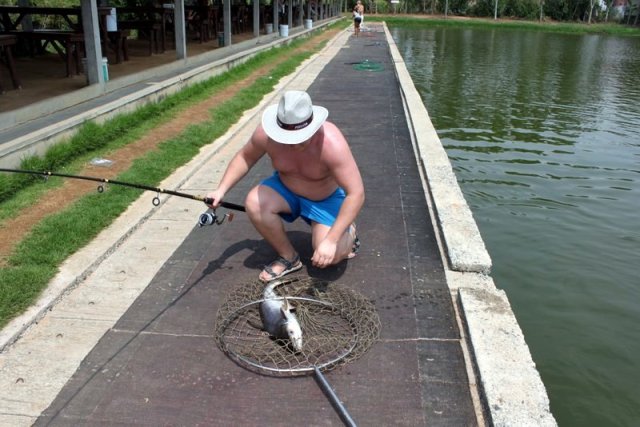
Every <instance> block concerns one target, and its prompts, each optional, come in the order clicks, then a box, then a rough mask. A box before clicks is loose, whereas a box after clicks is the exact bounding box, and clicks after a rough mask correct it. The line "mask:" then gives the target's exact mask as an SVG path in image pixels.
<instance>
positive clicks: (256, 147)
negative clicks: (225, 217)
mask: <svg viewBox="0 0 640 427" xmlns="http://www.w3.org/2000/svg"><path fill="white" fill-rule="evenodd" d="M266 141H267V136H266V134H265V133H264V130H263V129H262V125H259V126H258V128H257V129H256V130H255V131H254V132H253V134H252V135H251V138H250V139H249V141H248V142H247V143H246V144H245V145H244V146H243V147H242V148H241V149H240V151H238V152H237V153H236V154H235V156H233V159H231V162H230V163H229V165H228V166H227V169H226V170H225V172H224V175H222V179H221V180H220V183H219V184H218V188H217V189H216V190H215V191H212V192H210V193H209V194H207V196H206V197H207V198H210V199H211V200H213V202H212V203H211V204H210V205H209V206H210V207H212V208H214V209H215V208H217V207H218V206H219V205H220V202H221V201H222V199H223V198H224V196H225V194H226V193H227V192H228V191H229V190H231V189H232V188H233V186H234V185H236V184H237V183H238V182H239V181H240V180H241V179H242V178H243V177H244V176H245V175H246V174H247V172H249V170H251V168H252V167H253V165H255V164H256V163H257V162H258V160H260V158H261V157H262V156H264V154H265V153H266V148H265V147H266Z"/></svg>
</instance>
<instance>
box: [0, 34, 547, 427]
mask: <svg viewBox="0 0 640 427" xmlns="http://www.w3.org/2000/svg"><path fill="white" fill-rule="evenodd" d="M367 27H368V28H369V29H370V30H369V31H367V32H365V33H363V36H362V37H359V38H355V37H353V36H352V34H351V32H350V31H346V32H343V33H341V34H340V35H339V36H338V37H337V38H336V39H334V40H333V41H332V43H330V44H329V45H328V46H327V48H325V49H324V50H323V51H322V52H321V53H320V54H319V55H316V56H315V57H314V58H312V59H311V60H309V61H307V62H306V63H305V64H303V65H302V66H301V67H300V68H299V69H298V70H297V72H296V73H295V74H294V75H292V76H289V77H288V78H286V79H285V80H283V81H282V82H281V83H280V85H279V87H278V88H277V89H276V91H274V93H272V94H270V95H269V96H267V97H266V98H265V99H264V100H263V102H262V103H261V104H260V105H259V106H257V107H256V108H255V109H253V110H251V111H247V112H246V114H245V115H244V117H243V118H242V119H241V121H240V122H239V123H238V124H237V125H236V126H234V128H233V129H231V130H230V131H229V132H228V133H227V135H225V136H223V137H222V138H220V139H218V140H217V141H215V142H214V143H213V144H211V145H210V146H209V147H206V148H205V149H203V150H202V152H201V154H200V155H199V156H198V157H197V158H195V159H194V160H193V161H192V162H190V163H189V164H188V165H186V166H185V167H183V168H181V169H180V170H178V171H177V172H176V173H175V174H174V175H172V176H171V177H170V178H168V179H167V180H166V181H165V182H164V183H163V184H162V187H163V188H172V189H177V190H179V191H184V192H189V193H193V194H203V193H205V192H206V191H208V190H210V189H212V188H214V187H215V185H216V183H217V182H218V180H219V178H220V175H221V173H222V172H223V171H224V168H225V166H226V164H227V162H228V161H229V160H230V158H231V156H232V155H233V154H234V153H235V151H236V150H237V149H238V148H239V147H240V146H241V145H242V144H243V143H244V142H245V141H246V140H247V138H248V136H249V135H250V133H251V131H252V130H253V128H255V126H256V124H257V123H258V121H259V118H260V115H261V112H262V110H263V109H264V107H265V106H267V105H270V104H272V103H275V102H277V99H278V97H279V95H280V94H281V92H282V91H283V90H287V89H302V90H308V91H309V93H310V94H311V97H312V99H313V100H314V102H315V103H317V104H319V105H324V106H326V107H327V108H328V109H329V112H330V116H329V119H330V120H331V121H333V122H335V123H336V124H338V126H340V127H341V129H342V130H343V132H344V133H345V135H346V137H347V139H348V140H349V142H350V146H351V148H352V151H353V152H354V155H355V157H356V160H357V161H358V164H359V165H360V169H361V172H362V174H363V179H364V182H365V187H366V191H367V201H366V205H365V208H364V209H363V211H362V213H361V215H360V217H359V219H358V229H359V235H360V238H361V240H362V250H361V253H360V255H359V256H358V257H357V258H356V259H354V260H351V261H349V262H344V263H342V264H341V265H339V266H337V267H335V268H332V269H330V270H317V269H314V268H312V267H311V266H310V262H309V258H310V256H311V252H310V236H309V232H308V228H307V227H306V226H305V225H304V224H303V223H295V224H293V225H292V226H290V227H288V230H289V233H290V237H291V239H292V241H293V242H294V244H295V245H296V247H297V248H298V249H299V252H300V254H301V257H302V260H303V263H304V264H305V268H304V269H303V270H302V271H301V272H300V274H301V275H304V276H306V275H308V276H311V277H316V278H320V279H324V280H328V281H332V282H334V281H335V282H337V283H341V284H344V285H346V286H348V287H349V288H351V289H353V290H356V291H358V292H359V293H361V294H363V295H365V296H366V297H368V298H370V299H371V300H372V301H373V302H374V303H375V306H376V309H377V311H378V314H379V316H380V319H381V321H382V332H381V337H380V340H379V342H377V343H376V344H375V345H374V346H373V347H372V348H371V349H370V350H369V351H368V352H367V353H366V354H365V355H364V356H363V357H361V358H360V359H357V360H356V361H354V362H353V363H350V364H347V365H345V366H343V367H341V368H339V369H337V370H335V371H331V372H329V373H327V378H328V380H329V382H330V383H331V385H332V386H333V388H334V389H335V391H336V393H337V395H338V396H339V397H340V399H341V400H342V402H343V403H344V405H345V407H346V408H347V410H348V411H349V413H350V415H351V416H352V417H353V419H354V421H355V422H356V423H357V424H359V425H392V424H393V425H412V426H413V425H452V426H460V425H483V424H485V423H492V424H495V425H554V424H555V422H554V421H553V417H552V416H551V415H550V413H549V410H548V400H547V398H546V392H545V391H544V387H543V386H542V383H541V382H540V379H539V376H538V375H537V372H536V371H535V366H534V365H533V362H532V361H531V357H530V355H529V353H528V350H527V348H526V344H525V343H524V338H523V337H522V333H521V332H520V329H519V328H518V325H517V323H516V322H515V318H513V314H512V313H511V310H510V307H509V305H508V301H507V300H506V297H505V296H504V293H503V292H501V291H499V290H496V289H495V287H494V286H493V283H492V281H491V278H490V276H488V273H489V270H490V258H489V257H488V254H486V251H485V250H484V245H483V244H482V240H481V238H480V236H479V233H478V232H477V228H476V227H475V224H474V223H473V219H472V217H471V215H470V212H468V208H467V207H466V204H465V203H464V199H463V198H461V194H460V192H459V189H458V187H457V183H456V182H455V177H453V175H452V172H451V168H450V165H449V164H448V160H447V159H446V154H443V150H442V147H441V145H440V144H439V140H438V139H437V135H435V131H434V130H433V128H432V127H431V126H430V122H429V120H428V115H427V114H426V110H425V109H424V106H423V105H422V102H421V101H420V100H419V98H418V99H416V94H415V88H413V89H412V87H413V86H412V84H411V82H410V79H409V80H408V81H407V75H406V69H404V65H403V64H402V61H401V58H399V55H398V52H397V49H395V45H394V44H393V41H392V40H391V39H390V38H388V34H386V33H385V31H384V29H383V27H382V26H381V25H376V24H373V23H369V24H368V25H367ZM390 48H391V49H390ZM416 158H417V161H416ZM429 162H432V163H429ZM439 162H442V163H439ZM269 172H270V165H269V164H268V162H266V161H263V162H261V163H260V164H259V165H258V166H257V167H256V168H254V170H252V172H251V174H250V175H249V176H248V177H247V178H245V180H244V181H242V182H241V184H240V185H238V186H237V187H236V188H235V189H234V190H233V191H232V192H231V193H230V194H229V195H228V196H227V200H228V201H231V202H236V203H242V202H243V198H244V195H245V194H246V192H247V191H248V189H250V188H251V187H252V186H253V185H255V184H256V183H257V182H258V180H260V179H261V178H262V177H264V176H266V175H268V174H269ZM427 181H428V182H429V185H428V186H427V185H426V183H427ZM436 181H437V182H436ZM147 196H148V195H143V196H142V197H141V198H140V200H139V201H137V202H136V203H134V204H133V205H132V206H131V207H130V209H129V210H128V211H127V212H126V213H125V214H124V215H123V216H122V217H121V218H119V219H118V220H117V221H116V223H115V224H113V225H112V226H111V227H110V228H109V229H107V230H105V231H104V232H103V233H101V234H100V236H99V237H98V238H97V239H95V240H94V242H92V243H91V244H90V245H88V247H87V248H85V249H83V250H82V251H80V252H79V253H78V254H76V255H74V256H73V257H71V258H70V259H69V260H68V261H67V262H66V263H65V264H64V265H63V266H62V268H61V271H60V274H59V275H58V276H57V277H56V279H55V280H54V281H53V282H52V284H51V286H50V288H49V289H48V291H47V293H48V294H47V295H44V297H43V298H44V299H45V300H46V299H47V298H48V300H50V301H52V300H57V302H56V303H55V304H53V305H50V304H47V307H48V308H47V312H46V313H45V314H44V316H39V315H38V313H37V312H38V308H35V309H34V310H32V311H30V312H29V313H26V314H25V316H23V317H22V318H20V319H17V320H16V322H14V323H13V324H12V325H10V327H9V328H7V329H6V330H4V331H3V335H4V336H0V338H2V339H5V340H8V339H10V338H8V336H10V335H11V333H12V332H11V327H13V328H16V327H18V328H19V326H20V324H29V322H30V319H35V318H37V319H38V322H37V323H33V324H32V325H31V326H30V327H29V328H28V329H27V330H25V331H23V332H22V333H21V335H20V336H19V338H18V339H17V340H16V341H15V342H14V343H13V344H11V345H9V346H7V347H6V348H5V349H4V351H3V352H2V353H0V368H1V372H0V425H11V426H21V425H32V424H34V423H35V424H36V425H59V426H68V425H74V426H77V425H98V424H100V425H124V424H127V425H154V426H155V425H339V424H341V420H340V418H339V417H338V415H337V414H336V412H335V411H334V409H333V408H332V406H331V404H330V403H329V401H328V400H327V398H326V397H325V396H324V394H323V393H322V391H321V390H320V388H319V387H318V385H317V384H316V382H315V380H314V379H313V378H312V377H302V378H284V379H283V378H272V377H267V376H262V375H257V374H255V373H252V372H249V371H247V370H245V369H243V368H241V367H239V366H238V365H236V364H235V363H234V362H233V361H231V360H230V359H228V358H227V357H226V356H225V355H224V354H223V353H222V352H221V351H220V350H219V349H218V348H217V347H216V344H215V342H214V339H213V329H214V324H215V318H216V311H217V309H218V307H219V306H220V304H221V303H222V302H223V301H224V298H225V295H226V293H227V292H228V291H229V290H230V289H231V288H232V287H234V286H235V285H237V284H240V283H247V282H250V281H253V280H255V278H256V277H257V274H258V272H259V270H260V267H261V266H262V265H264V264H265V263H267V262H269V261H271V259H272V258H273V252H272V250H271V249H270V248H269V247H268V246H267V245H265V244H264V242H263V241H262V240H261V238H260V236H259V235H257V233H256V232H255V231H254V230H253V228H252V227H251V225H250V224H249V222H248V220H247V218H246V217H244V215H242V214H237V215H236V217H235V219H234V221H233V222H231V223H225V224H224V225H222V226H219V227H217V226H214V227H206V228H197V227H194V223H195V221H196V220H197V217H198V215H199V214H200V213H201V212H202V211H203V210H204V206H202V205H200V204H198V203H197V202H190V201H185V200H184V199H178V198H168V197H161V199H162V203H161V205H160V206H159V207H153V206H152V205H151V200H150V199H151V197H147ZM435 212H437V215H436V214H435ZM460 242H463V244H460ZM454 301H456V302H457V304H454ZM40 308H42V306H41V307H40ZM463 322H464V324H465V325H466V328H463V327H462V324H463ZM14 331H15V329H14ZM494 346H495V347H494ZM496 349H497V350H496ZM476 372H478V373H479V375H480V379H479V381H478V384H476V380H475V375H476V374H475V373H476Z"/></svg>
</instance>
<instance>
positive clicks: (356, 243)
mask: <svg viewBox="0 0 640 427" xmlns="http://www.w3.org/2000/svg"><path fill="white" fill-rule="evenodd" d="M349 234H351V237H353V247H352V248H351V252H349V255H347V259H351V258H355V257H356V255H358V252H359V251H360V239H359V238H358V235H357V234H356V224H355V223H354V224H351V227H349Z"/></svg>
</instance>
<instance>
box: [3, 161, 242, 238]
mask: <svg viewBox="0 0 640 427" xmlns="http://www.w3.org/2000/svg"><path fill="white" fill-rule="evenodd" d="M0 172H9V173H20V174H26V175H36V176H42V177H44V178H45V179H47V178H49V177H50V176H55V177H60V178H70V179H80V180H83V181H93V182H99V183H104V184H114V185H120V186H122V187H129V188H137V189H139V190H145V191H153V192H155V193H157V194H169V195H171V196H177V197H182V198H185V199H190V200H197V201H200V202H204V203H205V204H210V203H211V202H213V200H212V199H210V198H207V197H202V196H197V195H193V194H188V193H182V192H180V191H174V190H167V189H165V188H159V187H152V186H149V185H144V184H137V183H133V182H125V181H116V180H112V179H108V178H99V177H95V176H84V175H71V174H66V173H58V172H51V171H34V170H26V169H6V168H0ZM102 192H104V186H103V185H98V193H102ZM151 203H152V204H153V205H154V206H159V205H160V198H159V197H158V196H155V197H154V198H153V200H152V202H151ZM220 206H222V207H223V208H227V209H232V210H235V211H239V212H244V211H245V209H244V206H242V205H237V204H235V203H229V202H224V201H223V202H220ZM226 218H229V221H231V219H232V218H233V214H225V215H224V216H223V217H222V219H220V218H219V217H218V215H216V212H215V210H212V211H211V212H205V213H203V214H202V215H200V219H199V221H198V225H200V226H201V227H202V226H204V225H212V224H218V225H220V224H222V223H223V222H224V220H225V219H226Z"/></svg>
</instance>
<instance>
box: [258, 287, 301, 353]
mask: <svg viewBox="0 0 640 427" xmlns="http://www.w3.org/2000/svg"><path fill="white" fill-rule="evenodd" d="M283 283H285V282H284V281H275V282H272V283H270V284H268V285H267V286H266V287H265V288H264V292H263V293H262V298H263V300H264V301H262V302H261V303H260V318H261V319H262V326H263V329H264V330H265V331H267V332H268V333H269V335H271V336H272V337H274V338H276V339H288V340H289V341H290V342H291V346H292V347H293V349H294V350H295V351H300V350H302V328H301V327H300V322H298V318H297V317H296V315H295V314H294V313H293V312H292V311H291V310H292V308H293V307H292V306H291V304H289V301H288V300H287V298H286V297H285V298H282V299H280V298H278V295H277V294H276V292H275V288H276V287H277V286H279V285H281V284H283Z"/></svg>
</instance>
